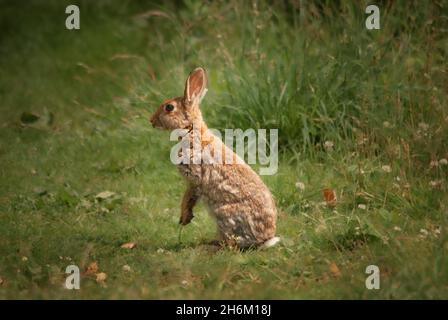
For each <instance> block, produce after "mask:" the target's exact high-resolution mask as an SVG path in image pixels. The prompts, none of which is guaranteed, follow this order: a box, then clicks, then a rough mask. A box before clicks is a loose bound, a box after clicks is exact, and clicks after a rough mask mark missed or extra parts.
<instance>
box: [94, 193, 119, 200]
mask: <svg viewBox="0 0 448 320" xmlns="http://www.w3.org/2000/svg"><path fill="white" fill-rule="evenodd" d="M114 195H115V192H112V191H103V192H100V193H98V194H97V195H96V196H95V198H97V199H100V200H104V199H107V198H110V197H112V196H114Z"/></svg>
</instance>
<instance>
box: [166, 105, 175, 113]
mask: <svg viewBox="0 0 448 320" xmlns="http://www.w3.org/2000/svg"><path fill="white" fill-rule="evenodd" d="M165 110H166V111H168V112H171V111H173V110H174V106H173V105H172V104H167V105H166V106H165Z"/></svg>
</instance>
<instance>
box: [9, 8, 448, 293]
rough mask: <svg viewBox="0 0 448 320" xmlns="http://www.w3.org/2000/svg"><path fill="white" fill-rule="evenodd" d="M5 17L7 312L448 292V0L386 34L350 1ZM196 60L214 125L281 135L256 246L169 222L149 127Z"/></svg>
mask: <svg viewBox="0 0 448 320" xmlns="http://www.w3.org/2000/svg"><path fill="white" fill-rule="evenodd" d="M75 3H77V4H78V5H79V7H80V11H81V29H80V30H71V31H69V30H67V29H66V28H65V19H66V17H67V14H65V7H66V6H67V5H68V4H75ZM0 6H1V10H0V21H1V22H0V25H1V28H0V30H1V33H2V36H1V37H0V70H1V77H0V97H1V99H0V108H1V120H0V164H1V165H0V177H1V184H0V298H2V299H11V298H14V299H16V298H25V299H29V298H39V299H41V298H50V299H53V298H62V299H87V298H100V299H103V298H126V299H132V298H137V299H140V298H145V299H146V298H155V299H159V298H167V299H173V298H179V299H183V298H186V299H198V298H202V299H218V298H232V299H233V298H240V299H255V298H258V299H265V298H266V299H269V298H285V299H322V298H327V299H328V298H330V299H348V298H350V299H384V298H385V299H407V298H411V299H414V298H425V299H430V298H436V299H440V298H444V299H446V298H448V269H447V265H448V256H447V249H448V242H447V239H448V237H447V233H446V231H447V226H448V225H447V217H448V215H447V214H448V201H447V200H448V193H447V181H446V177H447V172H448V165H447V161H446V159H447V158H448V150H447V149H446V146H447V145H448V131H447V128H448V111H447V108H446V106H447V88H448V85H447V84H448V83H447V79H448V77H447V76H446V75H447V71H448V70H447V65H446V57H447V50H448V48H447V46H446V38H447V34H446V32H447V31H446V30H447V21H448V19H447V16H446V14H445V15H444V14H443V12H445V13H446V8H447V6H448V4H447V2H446V1H435V2H434V3H431V4H430V3H425V4H423V3H421V2H418V1H396V2H393V4H387V3H382V4H381V5H379V6H380V10H381V12H382V14H381V29H380V30H367V29H366V28H365V25H364V20H365V18H366V14H365V13H364V9H365V7H364V3H362V2H358V1H354V2H353V3H350V2H344V4H323V3H321V2H312V1H310V2H307V3H306V4H303V5H302V6H299V5H296V4H295V2H293V1H291V2H288V1H285V2H278V3H276V4H274V5H273V6H267V5H266V4H265V3H263V2H260V3H259V2H257V1H254V2H250V3H249V2H243V3H241V2H236V1H230V2H221V1H218V2H213V3H211V4H206V5H204V4H202V2H200V1H198V2H196V1H185V2H182V3H169V2H168V3H164V4H157V3H156V4H147V3H145V2H143V1H95V2H92V1H68V2H64V1H45V2H42V1H29V2H27V3H26V4H25V3H20V4H18V3H16V2H14V1H1V2H0ZM198 65H200V66H203V67H205V68H206V69H207V70H208V73H209V77H210V86H209V92H208V94H207V96H206V97H205V99H204V103H203V105H202V108H203V112H204V118H205V120H206V122H207V123H209V126H210V127H214V128H218V129H222V128H242V129H247V128H255V129H257V128H278V129H279V153H280V155H279V170H278V173H277V174H275V175H272V176H263V177H262V179H263V180H264V181H265V183H266V184H267V185H268V187H269V188H270V189H271V190H272V193H273V194H274V196H275V199H276V203H277V206H278V209H279V217H278V235H279V236H280V237H281V239H282V241H281V243H280V244H279V245H277V246H275V247H273V248H270V249H268V250H250V251H245V252H239V251H236V250H232V249H224V250H220V251H218V252H215V251H213V250H210V248H209V247H207V246H204V245H203V243H204V242H206V241H208V240H211V239H213V237H214V235H215V225H214V222H213V220H212V219H211V218H210V217H209V216H208V214H207V213H206V210H205V208H204V207H202V205H199V206H198V207H197V208H196V209H195V218H194V219H193V221H192V223H191V224H190V225H188V226H186V227H183V228H182V227H180V226H179V224H178V220H179V214H180V212H179V207H180V200H181V196H182V193H183V191H184V189H185V184H184V182H183V180H182V178H181V177H180V175H179V173H178V171H177V169H176V168H175V166H174V165H172V164H171V163H170V161H169V153H170V149H171V146H172V145H173V142H170V141H169V134H168V133H167V132H161V131H157V130H155V129H153V128H152V127H151V126H150V124H149V116H150V115H151V113H152V112H153V111H154V110H155V109H156V108H157V107H158V105H159V104H160V103H161V102H162V101H163V100H164V99H166V98H170V97H173V96H176V95H181V94H182V92H183V84H184V81H185V77H186V75H187V74H188V72H189V71H190V70H191V69H193V68H194V67H196V66H198ZM324 189H330V190H331V191H334V192H335V193H336V196H337V200H336V202H335V204H334V205H328V204H327V203H326V202H325V198H324V197H323V191H322V190H324ZM129 243H131V244H129ZM123 244H128V247H132V248H123V247H122V246H123ZM132 244H135V246H133V245H132ZM69 265H76V266H79V268H80V270H81V272H82V273H83V275H82V277H81V289H80V290H67V289H66V288H65V287H64V284H65V279H66V276H67V274H66V273H65V270H66V267H67V266H69ZM369 265H376V266H378V268H379V270H380V289H379V290H368V289H367V288H366V285H365V281H366V278H367V276H368V274H366V268H367V266H369ZM89 267H90V268H89Z"/></svg>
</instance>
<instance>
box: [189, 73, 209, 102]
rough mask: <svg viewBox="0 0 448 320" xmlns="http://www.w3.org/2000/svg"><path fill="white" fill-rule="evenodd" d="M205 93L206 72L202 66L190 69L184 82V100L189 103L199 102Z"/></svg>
mask: <svg viewBox="0 0 448 320" xmlns="http://www.w3.org/2000/svg"><path fill="white" fill-rule="evenodd" d="M206 93H207V74H206V73H205V70H204V69H203V68H196V69H194V70H193V71H191V73H190V75H189V76H188V78H187V82H186V83H185V92H184V98H185V100H186V101H187V102H188V103H189V104H191V105H194V104H199V103H200V102H201V100H202V98H204V96H205V94H206Z"/></svg>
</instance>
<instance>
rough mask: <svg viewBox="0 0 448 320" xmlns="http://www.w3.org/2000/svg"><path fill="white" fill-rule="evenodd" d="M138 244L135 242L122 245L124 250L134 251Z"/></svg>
mask: <svg viewBox="0 0 448 320" xmlns="http://www.w3.org/2000/svg"><path fill="white" fill-rule="evenodd" d="M136 245H137V244H136V243H135V242H127V243H124V244H122V245H121V247H122V248H123V249H133V248H135V246H136Z"/></svg>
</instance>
